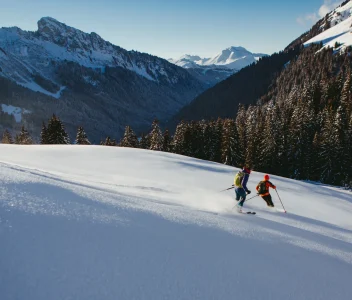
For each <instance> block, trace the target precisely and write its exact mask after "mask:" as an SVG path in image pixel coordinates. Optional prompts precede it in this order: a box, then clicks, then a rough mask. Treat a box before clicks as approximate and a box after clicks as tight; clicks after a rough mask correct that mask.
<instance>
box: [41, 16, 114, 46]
mask: <svg viewBox="0 0 352 300" xmlns="http://www.w3.org/2000/svg"><path fill="white" fill-rule="evenodd" d="M38 33H39V36H40V37H41V38H42V39H44V40H47V41H50V42H53V43H55V44H58V45H59V46H65V47H67V48H69V49H72V50H74V49H77V48H81V49H84V50H104V49H106V48H112V45H111V44H110V43H108V42H106V41H104V40H103V39H102V38H101V37H100V36H99V35H98V34H96V33H95V32H92V33H90V34H89V33H85V32H83V31H81V30H78V29H76V28H73V27H70V26H67V25H66V24H64V23H61V22H59V21H57V20H55V19H54V18H51V17H44V18H41V19H40V20H39V21H38Z"/></svg>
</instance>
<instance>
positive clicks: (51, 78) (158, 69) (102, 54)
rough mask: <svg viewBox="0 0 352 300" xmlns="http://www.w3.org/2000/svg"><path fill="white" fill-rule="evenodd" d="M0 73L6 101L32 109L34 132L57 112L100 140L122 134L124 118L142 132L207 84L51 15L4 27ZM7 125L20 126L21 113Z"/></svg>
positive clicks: (28, 120) (29, 118)
mask: <svg viewBox="0 0 352 300" xmlns="http://www.w3.org/2000/svg"><path fill="white" fill-rule="evenodd" d="M0 78H2V79H3V80H1V81H0V85H1V86H2V89H3V91H4V93H0V104H7V105H12V106H14V107H17V108H19V110H22V111H25V110H26V111H30V112H31V113H30V114H26V115H24V116H23V118H22V121H23V122H25V124H26V125H28V127H30V128H29V130H30V131H32V132H33V134H34V135H37V134H38V132H40V128H41V122H42V121H43V120H47V119H48V117H50V115H52V113H55V114H57V115H59V116H60V118H61V119H62V120H63V121H64V122H65V123H66V124H68V125H67V126H68V129H69V131H70V134H71V135H74V134H75V132H74V131H75V129H74V128H75V127H77V126H81V125H83V126H84V127H86V130H88V131H93V138H92V140H94V141H96V142H99V141H100V139H102V138H105V137H106V136H107V135H110V136H114V137H116V138H119V137H120V136H121V135H122V133H123V131H124V127H125V126H126V125H132V126H134V128H135V130H136V131H137V132H140V131H144V130H146V128H149V126H150V124H151V123H152V121H153V120H154V119H155V118H157V119H159V120H160V121H166V120H168V119H169V118H171V116H172V115H173V114H174V113H176V111H177V110H179V109H180V108H181V107H183V106H184V105H185V104H187V103H189V102H190V101H191V100H192V99H193V98H194V97H195V96H196V95H198V94H199V93H200V92H202V91H203V90H205V88H206V85H205V84H203V83H202V82H200V81H199V80H198V79H196V78H194V77H193V76H192V75H191V74H190V73H189V72H187V71H186V70H184V69H183V68H181V67H178V66H175V65H174V64H171V63H169V62H168V61H167V60H165V59H163V58H159V57H156V56H153V55H149V54H146V53H141V52H137V51H127V50H125V49H123V48H121V47H119V46H116V45H113V44H111V43H110V42H108V41H105V40H104V39H102V38H101V37H100V36H99V35H98V34H96V33H85V32H83V31H81V30H79V29H75V28H73V27H70V26H68V25H66V24H64V23H61V22H59V21H57V20H55V19H53V18H51V17H44V18H41V19H40V20H39V21H38V30H37V31H34V32H32V31H24V30H22V29H20V28H18V27H8V28H1V29H0ZM10 82H11V83H14V84H10ZM6 91H7V92H6ZM58 100H59V102H57V101H58ZM38 101H39V102H38ZM82 107H83V108H84V109H83V110H82ZM75 114H77V115H78V116H79V117H73V116H74V115H75ZM4 126H6V128H9V129H13V130H15V131H16V130H19V124H17V123H16V121H15V120H13V122H12V123H11V125H10V126H9V123H8V122H7V123H6V125H5V124H4V123H1V122H0V127H2V128H4ZM0 129H1V128H0Z"/></svg>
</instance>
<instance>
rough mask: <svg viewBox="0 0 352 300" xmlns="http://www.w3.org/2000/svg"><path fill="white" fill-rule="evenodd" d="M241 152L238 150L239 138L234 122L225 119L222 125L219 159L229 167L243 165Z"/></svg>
mask: <svg viewBox="0 0 352 300" xmlns="http://www.w3.org/2000/svg"><path fill="white" fill-rule="evenodd" d="M242 154H243V152H242V149H240V143H239V137H238V133H237V129H236V122H235V120H231V119H226V120H224V123H223V131H222V145H221V159H222V163H224V164H225V165H230V166H242V165H243V155H242Z"/></svg>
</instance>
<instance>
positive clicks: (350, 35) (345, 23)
mask: <svg viewBox="0 0 352 300" xmlns="http://www.w3.org/2000/svg"><path fill="white" fill-rule="evenodd" d="M328 19H329V21H330V24H331V27H330V28H329V29H327V30H325V31H323V32H322V33H320V34H318V35H317V36H315V37H313V38H312V39H310V40H308V41H307V42H305V43H304V45H305V46H308V45H310V44H312V43H320V42H322V43H323V45H324V48H327V47H330V48H333V47H334V46H335V43H336V42H337V43H339V44H342V45H341V46H340V47H339V50H344V49H345V48H346V47H348V46H352V28H351V24H352V2H351V1H350V2H348V3H347V4H346V5H344V6H342V7H338V8H337V9H335V10H334V11H332V12H331V13H330V14H329V18H328Z"/></svg>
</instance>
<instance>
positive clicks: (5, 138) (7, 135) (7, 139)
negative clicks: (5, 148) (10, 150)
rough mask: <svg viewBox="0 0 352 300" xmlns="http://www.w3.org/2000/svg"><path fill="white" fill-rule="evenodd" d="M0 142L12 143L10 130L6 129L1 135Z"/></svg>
mask: <svg viewBox="0 0 352 300" xmlns="http://www.w3.org/2000/svg"><path fill="white" fill-rule="evenodd" d="M1 143H3V144H13V140H12V136H11V134H10V132H9V131H8V130H7V129H6V130H5V131H4V133H3V135H2V140H1Z"/></svg>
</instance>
